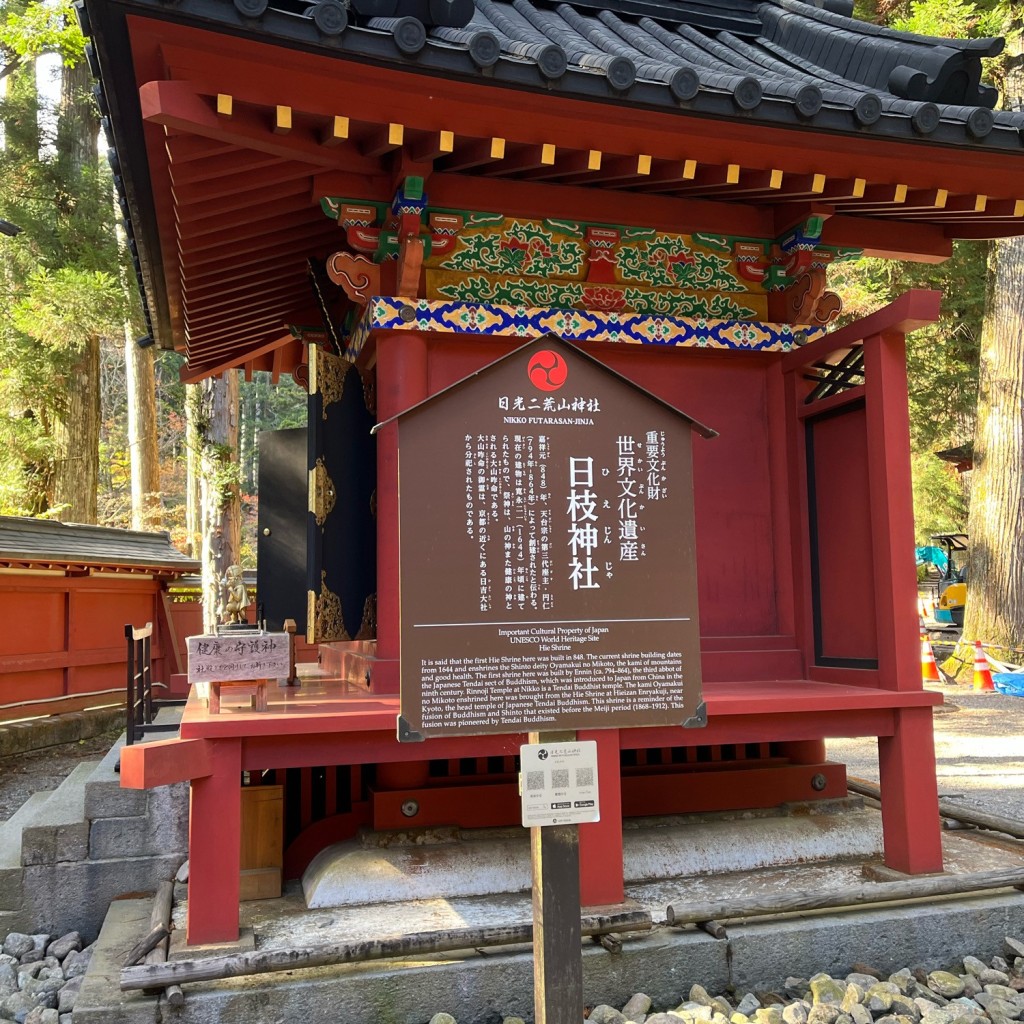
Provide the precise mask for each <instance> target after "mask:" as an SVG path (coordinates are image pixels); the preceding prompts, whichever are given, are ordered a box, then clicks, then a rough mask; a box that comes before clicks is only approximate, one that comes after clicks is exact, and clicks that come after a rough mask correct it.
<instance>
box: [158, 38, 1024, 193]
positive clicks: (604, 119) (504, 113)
mask: <svg viewBox="0 0 1024 1024" xmlns="http://www.w3.org/2000/svg"><path fill="white" fill-rule="evenodd" d="M171 29H173V30H174V31H170V30H171ZM160 31H161V40H162V43H163V54H164V56H165V59H166V62H167V66H168V67H169V68H170V69H171V70H172V72H173V73H175V74H176V75H180V76H181V77H185V78H190V79H192V80H193V81H194V82H196V83H197V84H198V83H203V82H204V81H205V82H206V83H208V85H207V87H208V88H210V91H214V90H215V89H216V88H217V87H218V83H222V82H224V81H231V83H232V90H233V92H234V94H235V97H236V100H238V99H241V98H243V97H244V98H245V99H247V100H248V101H249V102H258V103H261V104H262V105H265V106H271V105H273V104H275V103H280V102H282V101H283V95H284V94H285V93H286V94H287V100H288V101H289V102H290V103H291V104H292V105H293V106H294V107H295V108H296V109H300V110H304V111H308V112H318V113H322V114H324V115H326V114H328V113H336V112H337V111H338V110H343V109H347V110H349V111H350V112H351V110H352V109H353V106H354V105H353V101H352V97H353V96H358V98H359V101H358V110H359V116H360V118H362V119H363V120H365V121H376V122H378V123H387V122H389V121H398V122H400V123H402V124H404V125H405V126H406V127H407V128H408V129H413V128H416V129H420V130H442V129H445V128H449V129H450V128H453V127H457V128H458V131H459V133H460V134H461V135H463V136H465V137H476V138H487V137H490V135H491V134H492V132H493V126H494V124H495V115H496V113H497V112H501V114H500V115H499V116H500V117H501V121H500V123H502V126H503V134H506V137H507V138H508V139H509V141H510V142H511V141H517V142H530V141H535V140H536V139H537V138H551V139H557V140H558V144H559V147H563V146H564V147H565V148H567V149H580V150H583V149H592V148H595V145H596V146H597V147H600V144H601V143H600V140H601V138H607V137H608V135H609V134H614V136H615V137H616V139H617V140H619V144H620V145H622V146H624V148H625V149H626V151H627V152H637V153H650V154H651V155H652V156H653V157H655V158H659V157H660V158H664V159H670V158H675V157H676V156H677V155H678V154H679V153H680V152H700V153H701V154H702V155H703V157H704V159H705V160H706V161H707V162H708V163H727V162H729V161H730V160H734V159H735V156H736V154H737V153H740V152H742V153H743V154H744V164H745V166H748V167H752V168H762V169H763V168H771V167H779V168H781V169H782V170H784V171H789V172H792V173H803V174H807V173H815V172H817V173H828V174H830V175H832V174H834V175H836V176H837V177H839V178H853V177H856V176H858V175H861V174H863V172H864V167H865V158H866V157H867V158H869V161H870V166H871V167H872V168H873V171H874V173H875V175H876V178H880V179H881V180H891V181H892V180H902V179H903V177H904V174H905V173H906V172H907V169H908V168H912V169H913V173H914V177H915V180H914V181H913V182H912V184H913V185H914V187H917V188H929V187H931V188H942V187H948V183H949V182H950V181H956V182H959V183H960V187H961V188H963V187H965V186H964V182H965V181H970V184H968V185H966V187H967V188H971V189H974V188H976V189H978V190H980V191H984V190H985V189H986V187H991V182H992V180H993V176H995V177H998V178H1000V179H1002V180H1005V181H1009V180H1012V179H1013V178H1014V177H1016V176H1018V175H1019V173H1020V172H1019V169H1018V168H1019V163H1020V160H1019V157H1017V156H1016V155H1015V154H1009V153H1006V154H1004V153H994V152H991V151H985V152H983V151H980V150H979V151H971V150H967V149H964V148H963V147H926V146H923V145H922V144H920V143H913V142H905V141H899V140H886V139H881V138H870V139H867V138H865V137H864V136H855V135H852V134H851V135H849V136H843V135H833V134H828V135H826V134H824V133H808V132H806V131H804V130H800V129H795V128H773V127H768V126H762V125H752V124H749V123H743V122H739V121H726V120H721V121H715V122H714V129H715V130H714V132H709V131H708V124H709V122H708V120H707V119H706V118H704V117H697V116H693V115H690V114H687V113H686V112H685V111H666V110H646V109H639V108H637V107H635V106H630V105H628V104H621V105H618V104H609V103H607V102H601V101H588V100H582V99H569V98H565V97H562V96H558V95H552V94H551V93H549V92H544V91H539V90H538V91H536V92H531V91H526V90H518V89H514V88H510V87H508V86H502V85H500V84H484V83H483V82H481V81H479V80H474V81H471V82H463V81H457V80H448V79H443V78H440V77H436V76H431V77H430V78H429V86H430V95H431V102H430V103H429V104H427V103H423V102H422V92H423V84H424V77H423V76H422V75H420V74H417V73H416V72H415V71H411V70H404V69H402V70H399V69H395V68H384V67H373V66H371V65H366V64H363V63H358V64H357V63H356V62H345V61H338V60H336V59H331V58H329V57H320V56H316V55H311V54H308V53H301V54H300V53H290V52H288V51H285V50H283V48H279V47H270V46H267V45H265V44H260V43H255V42H252V41H249V40H231V41H230V42H224V41H223V39H222V38H221V37H218V39H217V40H216V43H213V42H212V41H211V40H209V38H206V39H204V38H203V37H202V36H201V35H200V34H199V33H198V32H196V31H189V30H187V29H185V28H184V27H182V26H164V25H161V26H160ZM270 68H273V69H274V71H275V72H276V74H268V69H270ZM922 154H926V156H922ZM815 165H817V166H815ZM992 190H993V191H1000V189H998V188H993V189H992Z"/></svg>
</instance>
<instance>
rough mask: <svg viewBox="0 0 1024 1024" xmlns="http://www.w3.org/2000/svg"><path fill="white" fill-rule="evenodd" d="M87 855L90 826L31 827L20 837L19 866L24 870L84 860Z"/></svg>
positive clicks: (80, 823)
mask: <svg viewBox="0 0 1024 1024" xmlns="http://www.w3.org/2000/svg"><path fill="white" fill-rule="evenodd" d="M88 855H89V826H88V824H87V823H86V822H84V821H79V822H76V823H74V824H66V825H32V826H29V827H28V828H26V829H25V831H24V832H23V833H22V836H21V862H22V864H24V865H26V866H28V865H34V864H56V863H60V862H66V861H79V860H85V858H86V857H88Z"/></svg>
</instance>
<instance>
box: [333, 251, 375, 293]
mask: <svg viewBox="0 0 1024 1024" xmlns="http://www.w3.org/2000/svg"><path fill="white" fill-rule="evenodd" d="M327 276H328V277H329V278H330V279H331V280H332V281H333V282H334V283H335V284H336V285H339V286H340V287H341V288H342V289H343V290H344V292H345V294H346V295H347V296H348V297H349V298H350V299H351V300H352V301H353V302H357V303H359V305H365V304H366V303H367V302H368V301H369V300H370V297H371V296H373V295H377V294H379V293H380V267H379V266H378V265H377V264H376V263H374V262H373V260H371V259H369V258H368V257H366V256H362V255H359V254H357V253H351V252H336V253H334V255H333V256H329V257H328V258H327Z"/></svg>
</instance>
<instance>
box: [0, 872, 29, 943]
mask: <svg viewBox="0 0 1024 1024" xmlns="http://www.w3.org/2000/svg"><path fill="white" fill-rule="evenodd" d="M23 893H24V876H23V873H22V870H21V868H20V867H19V868H0V916H2V914H3V912H5V911H18V910H20V909H21V902H22V899H23ZM10 930H11V929H8V931H10ZM4 934H5V935H6V934H7V932H4Z"/></svg>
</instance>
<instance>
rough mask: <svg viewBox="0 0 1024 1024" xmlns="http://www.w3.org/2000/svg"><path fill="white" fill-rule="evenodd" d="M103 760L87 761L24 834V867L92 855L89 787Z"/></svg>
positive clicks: (55, 792) (67, 780)
mask: <svg viewBox="0 0 1024 1024" xmlns="http://www.w3.org/2000/svg"><path fill="white" fill-rule="evenodd" d="M98 764H99V761H84V762H82V764H80V765H78V766H77V767H76V768H75V770H74V771H73V772H72V773H71V774H70V775H69V776H68V777H67V778H66V779H65V780H64V781H63V782H62V783H61V784H60V785H59V786H58V787H57V789H56V790H54V792H53V793H52V794H51V795H50V798H49V799H48V800H47V801H46V803H45V804H43V805H42V806H41V807H40V808H39V811H38V812H37V813H36V814H35V816H34V817H33V819H32V821H31V823H30V824H28V825H26V827H25V828H24V830H23V831H22V835H21V861H22V863H23V864H52V863H56V862H58V861H68V860H81V859H83V858H84V857H86V856H88V851H89V830H88V827H87V826H86V824H85V784H86V781H87V780H88V779H89V777H90V776H91V775H92V773H93V771H94V770H95V768H96V766H97V765H98Z"/></svg>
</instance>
